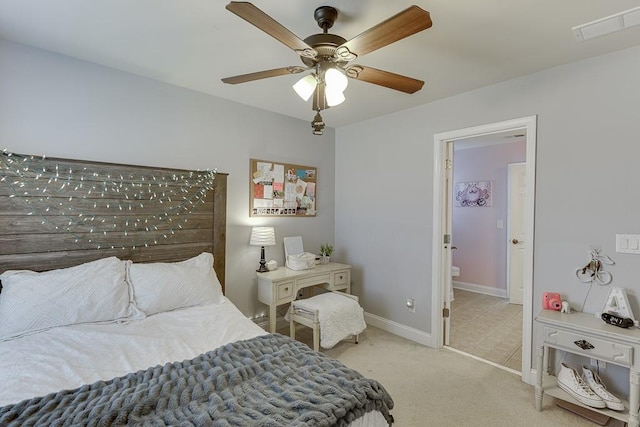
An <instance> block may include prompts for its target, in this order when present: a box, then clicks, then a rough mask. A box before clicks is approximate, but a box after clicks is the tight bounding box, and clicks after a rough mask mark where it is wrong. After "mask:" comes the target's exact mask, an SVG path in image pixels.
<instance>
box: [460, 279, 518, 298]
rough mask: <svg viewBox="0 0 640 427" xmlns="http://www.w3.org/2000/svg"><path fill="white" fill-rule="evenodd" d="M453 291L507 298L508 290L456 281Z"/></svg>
mask: <svg viewBox="0 0 640 427" xmlns="http://www.w3.org/2000/svg"><path fill="white" fill-rule="evenodd" d="M452 285H453V289H454V290H455V289H461V290H463V291H469V292H475V293H477V294H483V295H490V296H492V297H499V298H507V290H506V289H497V288H492V287H491V286H485V285H478V284H476V283H467V282H458V281H457V280H454V281H453V283H452Z"/></svg>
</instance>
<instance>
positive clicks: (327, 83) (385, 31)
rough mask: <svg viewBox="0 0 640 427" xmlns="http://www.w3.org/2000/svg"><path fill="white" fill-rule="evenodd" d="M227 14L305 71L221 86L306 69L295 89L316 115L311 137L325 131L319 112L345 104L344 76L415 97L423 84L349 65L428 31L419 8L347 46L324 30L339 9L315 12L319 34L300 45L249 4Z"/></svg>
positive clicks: (426, 19) (425, 15) (248, 77)
mask: <svg viewBox="0 0 640 427" xmlns="http://www.w3.org/2000/svg"><path fill="white" fill-rule="evenodd" d="M226 9H227V10H229V11H230V12H232V13H234V14H236V15H238V16H239V17H240V18H242V19H244V20H245V21H247V22H249V23H250V24H253V25H255V26H256V27H257V28H259V29H260V30H262V31H264V32H265V33H267V34H269V35H270V36H272V37H273V38H275V39H276V40H278V41H280V42H281V43H283V44H284V45H285V46H287V47H289V48H290V49H292V50H293V51H294V52H296V53H297V54H298V55H300V59H301V60H302V63H303V64H304V66H298V65H292V66H289V67H283V68H276V69H273V70H265V71H258V72H255V73H249V74H242V75H238V76H233V77H226V78H224V79H222V81H223V82H224V83H229V84H238V83H245V82H250V81H254V80H260V79H265V78H269V77H277V76H282V75H287V74H298V73H302V72H304V71H307V70H311V74H309V75H307V76H306V77H303V78H302V79H300V80H299V81H298V82H297V83H296V84H295V85H294V89H295V91H296V92H297V93H298V95H300V97H301V98H302V99H304V100H305V101H307V100H309V98H311V96H313V102H312V109H313V110H314V111H316V115H315V117H314V119H313V121H312V122H311V127H312V128H313V133H314V134H316V135H322V130H323V129H324V121H323V120H322V116H320V111H322V110H325V109H327V108H329V107H332V106H335V105H338V104H340V103H341V102H343V101H344V99H345V98H344V93H343V92H344V90H345V88H346V87H347V83H348V79H347V77H349V78H351V79H355V80H360V81H363V82H367V83H372V84H375V85H379V86H384V87H388V88H390V89H395V90H398V91H401V92H405V93H414V92H417V91H419V90H420V89H422V86H423V85H424V82H423V81H422V80H417V79H414V78H411V77H406V76H402V75H400V74H395V73H391V72H389V71H383V70H378V69H376V68H372V67H365V66H363V65H358V64H353V65H350V62H351V61H353V60H355V59H356V58H358V57H359V56H363V55H366V54H367V53H370V52H373V51H374V50H377V49H380V48H382V47H384V46H387V45H389V44H391V43H394V42H396V41H398V40H402V39H403V38H405V37H409V36H411V35H413V34H415V33H418V32H420V31H422V30H426V29H427V28H429V27H431V25H432V22H431V17H430V16H429V12H427V11H426V10H423V9H421V8H420V7H418V6H415V5H414V6H410V7H408V8H407V9H405V10H403V11H402V12H400V13H398V14H396V15H394V16H392V17H391V18H388V19H387V20H385V21H382V22H380V23H379V24H377V25H374V26H373V27H371V28H369V29H368V30H367V31H365V32H363V33H361V34H359V35H357V36H355V37H354V38H352V39H351V40H349V41H347V40H346V39H344V38H343V37H340V36H339V35H337V34H329V31H328V30H329V28H331V27H332V26H333V24H334V22H335V21H336V19H337V18H338V10H337V9H335V8H334V7H331V6H321V7H319V8H317V9H316V10H315V12H314V15H313V16H314V18H315V20H316V22H317V23H318V26H319V27H320V28H321V29H322V33H320V34H313V35H311V36H309V37H307V38H305V39H304V40H302V39H300V38H299V37H298V36H296V35H295V34H293V33H292V32H291V31H289V30H288V29H286V28H285V27H284V26H282V25H281V24H280V23H278V22H277V21H275V20H274V19H273V18H271V17H270V16H269V15H267V14H266V13H264V12H263V11H262V10H260V9H258V8H257V7H256V6H254V5H253V4H251V3H249V2H236V1H232V2H231V3H229V4H228V5H227V6H226Z"/></svg>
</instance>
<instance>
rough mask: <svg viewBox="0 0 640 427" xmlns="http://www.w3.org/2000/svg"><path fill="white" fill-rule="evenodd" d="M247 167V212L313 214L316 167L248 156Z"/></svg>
mask: <svg viewBox="0 0 640 427" xmlns="http://www.w3.org/2000/svg"><path fill="white" fill-rule="evenodd" d="M249 170H250V172H251V176H250V182H249V184H250V187H251V188H250V192H249V198H250V203H249V214H250V216H297V217H309V216H316V212H317V199H316V182H317V179H318V171H317V169H316V168H314V167H311V166H301V165H293V164H287V163H278V162H271V161H265V160H256V159H250V169H249Z"/></svg>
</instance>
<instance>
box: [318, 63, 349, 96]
mask: <svg viewBox="0 0 640 427" xmlns="http://www.w3.org/2000/svg"><path fill="white" fill-rule="evenodd" d="M324 81H325V82H326V83H327V89H332V90H334V89H335V90H337V91H340V92H344V90H345V89H346V88H347V85H348V84H349V79H347V76H345V75H344V74H342V73H341V72H340V71H338V70H336V69H335V68H329V69H328V70H327V71H326V72H325V73H324Z"/></svg>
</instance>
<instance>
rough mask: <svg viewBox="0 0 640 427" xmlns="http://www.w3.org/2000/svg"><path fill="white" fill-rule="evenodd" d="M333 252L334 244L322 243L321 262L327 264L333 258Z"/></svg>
mask: <svg viewBox="0 0 640 427" xmlns="http://www.w3.org/2000/svg"><path fill="white" fill-rule="evenodd" d="M332 253H333V245H331V244H329V243H323V244H322V245H320V255H322V259H321V262H322V263H323V264H327V263H328V262H329V260H330V259H331V254H332Z"/></svg>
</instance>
